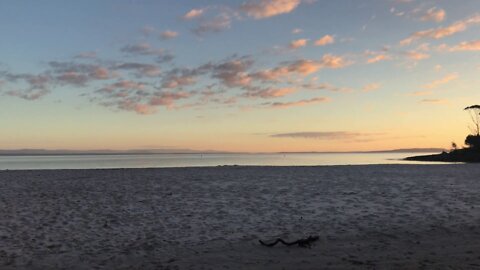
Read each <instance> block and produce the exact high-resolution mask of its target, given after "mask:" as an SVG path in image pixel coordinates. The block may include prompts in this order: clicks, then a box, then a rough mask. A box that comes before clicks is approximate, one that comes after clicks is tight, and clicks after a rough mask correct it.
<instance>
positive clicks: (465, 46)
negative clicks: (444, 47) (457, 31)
mask: <svg viewBox="0 0 480 270" xmlns="http://www.w3.org/2000/svg"><path fill="white" fill-rule="evenodd" d="M448 50H449V51H451V52H459V51H480V40H475V41H464V42H461V43H460V44H457V45H455V46H453V47H450V48H448Z"/></svg>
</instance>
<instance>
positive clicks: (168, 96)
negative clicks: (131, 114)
mask: <svg viewBox="0 0 480 270" xmlns="http://www.w3.org/2000/svg"><path fill="white" fill-rule="evenodd" d="M188 97H190V93H187V92H175V93H174V92H162V93H157V94H156V95H154V96H153V97H152V98H151V99H150V101H149V105H151V106H166V107H167V108H173V106H174V104H175V101H177V100H180V99H186V98H188Z"/></svg>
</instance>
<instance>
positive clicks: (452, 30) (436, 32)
mask: <svg viewBox="0 0 480 270" xmlns="http://www.w3.org/2000/svg"><path fill="white" fill-rule="evenodd" d="M479 23H480V15H478V14H477V15H474V16H472V17H469V18H467V19H464V20H461V21H457V22H455V23H453V24H451V25H449V26H446V27H439V28H431V29H428V30H424V31H418V32H415V33H413V34H411V35H410V36H409V37H408V38H406V39H404V40H402V41H401V42H400V45H402V46H405V45H409V44H411V43H412V42H414V41H417V40H420V39H442V38H444V37H448V36H451V35H454V34H456V33H459V32H463V31H465V30H467V28H468V27H469V26H470V25H475V24H479Z"/></svg>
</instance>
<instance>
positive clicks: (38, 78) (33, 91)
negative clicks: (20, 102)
mask: <svg viewBox="0 0 480 270" xmlns="http://www.w3.org/2000/svg"><path fill="white" fill-rule="evenodd" d="M0 76H1V77H3V78H4V79H5V81H3V80H0V86H3V85H6V83H7V82H9V83H21V84H23V85H22V86H18V85H17V86H16V88H17V89H15V90H8V91H6V92H5V94H6V95H8V96H13V97H18V98H21V99H25V100H37V99H40V98H41V97H43V96H45V95H47V94H48V93H50V89H49V86H50V83H52V78H51V77H50V76H49V75H47V74H39V75H33V74H12V73H0Z"/></svg>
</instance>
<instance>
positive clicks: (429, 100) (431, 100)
mask: <svg viewBox="0 0 480 270" xmlns="http://www.w3.org/2000/svg"><path fill="white" fill-rule="evenodd" d="M420 103H426V104H439V105H441V104H447V103H448V100H446V99H434V98H426V99H422V100H420Z"/></svg>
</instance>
